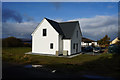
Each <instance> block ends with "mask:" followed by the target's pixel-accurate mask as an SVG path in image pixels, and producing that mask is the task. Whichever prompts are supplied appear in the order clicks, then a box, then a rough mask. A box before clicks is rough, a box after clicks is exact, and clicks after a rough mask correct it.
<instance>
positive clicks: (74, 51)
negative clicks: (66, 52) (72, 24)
mask: <svg viewBox="0 0 120 80" xmlns="http://www.w3.org/2000/svg"><path fill="white" fill-rule="evenodd" d="M77 31H78V37H77ZM81 40H82V35H81V31H80V29H79V25H78V24H77V25H76V28H75V30H74V33H73V36H72V40H71V53H72V54H74V53H76V50H75V49H73V44H74V43H78V52H81Z"/></svg>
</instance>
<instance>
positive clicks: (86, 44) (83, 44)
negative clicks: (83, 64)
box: [81, 42, 98, 47]
mask: <svg viewBox="0 0 120 80" xmlns="http://www.w3.org/2000/svg"><path fill="white" fill-rule="evenodd" d="M92 43H93V44H94V45H95V46H98V44H97V42H91V43H84V42H81V45H82V47H86V46H91V45H92Z"/></svg>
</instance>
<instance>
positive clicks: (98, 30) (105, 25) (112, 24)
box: [69, 16, 118, 40]
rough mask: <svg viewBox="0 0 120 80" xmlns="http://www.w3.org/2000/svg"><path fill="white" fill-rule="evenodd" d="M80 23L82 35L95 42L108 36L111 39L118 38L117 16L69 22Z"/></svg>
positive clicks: (79, 19)
mask: <svg viewBox="0 0 120 80" xmlns="http://www.w3.org/2000/svg"><path fill="white" fill-rule="evenodd" d="M75 20H77V21H79V22H80V25H81V30H82V34H83V36H84V37H88V38H90V39H93V40H98V39H100V38H102V37H104V36H105V35H106V34H107V35H108V36H110V37H111V39H113V38H115V37H117V32H118V18H117V17H115V16H95V17H92V18H78V19H73V20H69V21H75Z"/></svg>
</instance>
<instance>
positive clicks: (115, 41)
mask: <svg viewBox="0 0 120 80" xmlns="http://www.w3.org/2000/svg"><path fill="white" fill-rule="evenodd" d="M118 41H120V40H119V39H118V37H116V38H115V39H114V40H112V41H111V42H110V44H115V43H117V42H118Z"/></svg>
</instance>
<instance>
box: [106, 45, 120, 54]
mask: <svg viewBox="0 0 120 80" xmlns="http://www.w3.org/2000/svg"><path fill="white" fill-rule="evenodd" d="M108 52H109V53H120V45H112V46H109V48H108Z"/></svg>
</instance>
